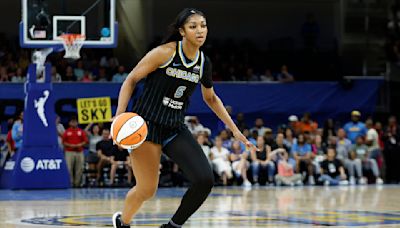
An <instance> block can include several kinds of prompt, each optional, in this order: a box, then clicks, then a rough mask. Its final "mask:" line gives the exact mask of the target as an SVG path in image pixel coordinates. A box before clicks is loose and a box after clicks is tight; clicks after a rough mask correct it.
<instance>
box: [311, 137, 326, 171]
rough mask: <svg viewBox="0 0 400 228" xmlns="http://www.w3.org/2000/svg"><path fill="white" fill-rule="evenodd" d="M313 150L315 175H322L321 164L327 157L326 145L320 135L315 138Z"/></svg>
mask: <svg viewBox="0 0 400 228" xmlns="http://www.w3.org/2000/svg"><path fill="white" fill-rule="evenodd" d="M311 148H312V153H313V156H314V159H313V164H314V167H315V173H316V174H320V173H321V166H320V163H321V162H322V161H323V160H324V159H325V157H326V144H325V143H323V142H322V137H321V136H320V135H316V136H315V137H314V140H313V143H312V145H311Z"/></svg>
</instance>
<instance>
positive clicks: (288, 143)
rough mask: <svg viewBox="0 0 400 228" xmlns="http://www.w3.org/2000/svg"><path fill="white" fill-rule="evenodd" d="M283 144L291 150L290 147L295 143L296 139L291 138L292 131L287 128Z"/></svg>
mask: <svg viewBox="0 0 400 228" xmlns="http://www.w3.org/2000/svg"><path fill="white" fill-rule="evenodd" d="M283 143H284V144H285V145H286V146H287V147H288V148H289V150H291V149H292V146H293V145H294V144H296V143H297V138H296V137H294V136H293V131H292V129H290V128H287V129H286V131H285V140H284V141H283Z"/></svg>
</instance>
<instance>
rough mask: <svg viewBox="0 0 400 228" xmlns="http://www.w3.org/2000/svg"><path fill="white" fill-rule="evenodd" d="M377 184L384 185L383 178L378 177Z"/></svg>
mask: <svg viewBox="0 0 400 228" xmlns="http://www.w3.org/2000/svg"><path fill="white" fill-rule="evenodd" d="M375 184H377V185H382V184H383V180H382V178H380V177H378V178H376V181H375Z"/></svg>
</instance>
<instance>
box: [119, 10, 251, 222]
mask: <svg viewBox="0 0 400 228" xmlns="http://www.w3.org/2000/svg"><path fill="white" fill-rule="evenodd" d="M207 32H208V29H207V23H206V18H205V16H204V14H203V13H202V12H200V11H198V10H196V9H184V10H183V11H182V12H181V13H179V15H178V16H177V18H176V20H175V21H174V23H173V24H172V25H171V30H170V34H169V35H168V36H167V37H166V38H165V39H164V41H163V43H162V44H161V45H160V46H158V47H156V48H155V49H153V50H151V51H150V52H149V53H147V55H146V56H145V57H143V59H142V60H141V61H140V62H139V63H138V64H137V65H136V67H135V68H134V69H133V70H132V72H131V73H130V74H129V76H128V77H127V79H126V80H125V81H124V83H123V85H122V87H121V91H120V94H119V100H118V108H117V113H116V115H119V114H121V113H123V112H125V111H126V107H127V105H128V102H129V100H130V98H131V95H132V92H133V90H134V87H135V85H136V83H137V82H139V81H140V80H141V79H143V78H145V77H146V76H147V78H146V84H145V87H144V91H143V94H142V95H141V97H140V98H139V100H138V102H137V103H136V104H135V106H134V108H133V112H136V113H138V114H139V115H141V116H142V117H143V118H144V119H145V120H146V121H147V125H148V135H147V138H146V141H145V142H144V143H143V144H142V145H141V146H140V147H138V148H137V149H135V150H134V151H131V152H130V158H131V161H132V167H133V173H134V175H135V178H136V186H135V187H134V188H132V189H131V190H130V191H129V192H128V194H127V196H126V199H125V205H124V209H123V211H122V212H117V213H115V214H114V216H113V224H114V227H116V228H124V227H130V226H129V224H130V221H131V219H132V217H133V216H134V215H135V214H136V212H137V211H138V210H139V208H140V206H141V205H142V203H143V202H144V201H146V200H148V199H150V198H151V197H152V196H153V195H154V194H155V192H156V190H157V186H158V169H159V164H160V156H161V150H162V151H163V152H164V153H165V154H166V155H168V157H170V158H171V159H172V160H173V161H174V162H176V163H177V164H178V165H179V167H180V168H181V169H182V170H183V172H184V173H185V175H186V177H187V178H188V179H189V180H190V182H191V187H190V188H189V189H188V190H187V192H186V193H185V195H184V196H183V199H182V201H181V204H180V206H179V208H178V209H177V211H176V212H175V214H174V215H173V217H172V218H171V220H170V221H169V223H168V224H163V225H162V226H161V227H181V226H182V225H183V224H184V223H185V222H186V221H187V220H188V218H189V217H190V216H191V215H192V214H193V213H194V212H195V211H196V210H197V209H198V208H199V207H200V206H201V205H202V203H203V202H204V200H205V199H206V198H207V196H208V194H209V193H210V191H211V188H212V186H213V172H212V170H211V167H210V165H209V163H208V160H207V158H206V157H205V155H204V153H203V151H202V149H201V147H200V146H199V144H198V143H197V142H196V141H195V140H194V138H193V136H192V135H191V133H190V132H189V130H188V129H187V128H186V127H185V125H184V122H183V121H184V114H185V110H186V109H187V107H188V104H189V98H190V96H191V95H192V93H193V91H194V89H195V88H196V86H197V84H198V83H199V82H200V83H201V85H202V86H201V92H202V95H203V98H204V101H205V102H206V103H207V105H208V106H209V107H210V108H211V109H212V110H213V111H214V113H215V114H216V115H217V116H218V117H219V118H220V119H221V120H222V121H223V122H224V123H225V124H226V125H227V126H228V127H229V128H230V129H231V130H232V132H233V134H234V136H235V137H236V139H238V140H240V141H241V142H243V143H245V144H246V146H248V147H250V149H255V147H254V145H252V144H251V143H250V142H249V141H248V140H247V139H246V137H244V136H243V134H242V133H241V132H240V131H239V129H238V128H237V127H236V125H235V124H234V122H233V121H232V119H231V118H230V116H229V114H228V113H227V112H226V110H225V108H224V105H223V104H222V102H221V100H220V99H219V98H218V96H217V95H216V94H215V92H214V89H213V84H212V80H211V72H212V69H211V62H210V60H209V58H208V57H207V56H205V55H204V54H203V52H202V51H200V50H199V49H200V47H201V46H202V45H203V44H204V42H205V40H206V37H207Z"/></svg>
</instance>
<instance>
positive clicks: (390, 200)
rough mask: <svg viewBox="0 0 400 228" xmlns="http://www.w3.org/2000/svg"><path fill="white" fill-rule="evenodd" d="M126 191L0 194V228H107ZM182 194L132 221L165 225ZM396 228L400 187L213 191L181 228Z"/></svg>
mask: <svg viewBox="0 0 400 228" xmlns="http://www.w3.org/2000/svg"><path fill="white" fill-rule="evenodd" d="M127 191H128V189H74V190H51V191H50V190H49V191H8V190H1V191H0V227H7V228H8V227H10V228H13V227H48V228H54V227H64V228H65V227H77V226H80V227H111V219H110V217H111V215H112V213H113V212H115V211H117V210H121V208H122V204H123V198H124V195H125V194H126V192H127ZM184 191H185V189H179V188H178V189H176V188H168V189H159V191H158V193H157V197H156V198H154V199H153V200H151V201H149V202H147V203H146V204H145V205H144V206H143V208H142V209H141V210H140V213H139V214H138V215H137V216H136V217H135V219H134V220H133V221H132V227H157V226H159V224H161V223H163V222H166V221H168V219H169V218H170V217H171V215H172V214H173V213H174V210H175V209H176V208H177V207H178V205H179V202H180V198H181V196H182V195H183V193H184ZM324 226H335V227H400V186H395V185H391V186H358V187H298V188H296V187H292V188H284V187H280V188H278V187H259V188H253V189H243V188H214V190H213V192H212V194H211V196H210V197H209V198H208V199H207V201H206V203H205V204H204V205H203V206H202V207H201V209H200V210H199V211H198V212H197V213H196V214H195V215H194V216H193V217H192V218H191V219H190V221H189V222H188V223H187V224H185V226H184V227H219V228H223V227H281V228H282V227H324Z"/></svg>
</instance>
